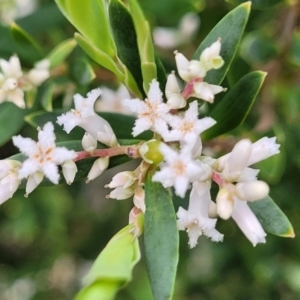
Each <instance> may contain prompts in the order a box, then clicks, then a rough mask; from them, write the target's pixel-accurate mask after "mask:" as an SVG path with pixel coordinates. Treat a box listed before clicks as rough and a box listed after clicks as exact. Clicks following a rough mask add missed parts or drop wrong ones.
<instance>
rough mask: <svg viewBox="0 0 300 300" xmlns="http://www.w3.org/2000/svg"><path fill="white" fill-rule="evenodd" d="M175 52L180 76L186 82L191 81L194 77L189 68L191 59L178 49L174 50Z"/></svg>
mask: <svg viewBox="0 0 300 300" xmlns="http://www.w3.org/2000/svg"><path fill="white" fill-rule="evenodd" d="M174 54H175V61H176V66H177V70H178V74H179V76H180V77H181V78H182V79H183V80H184V81H186V82H189V81H190V80H192V79H193V77H192V76H191V75H190V72H189V70H188V68H189V65H190V62H189V60H188V59H187V58H186V57H185V56H184V55H183V54H182V53H180V52H178V51H177V50H176V51H174Z"/></svg>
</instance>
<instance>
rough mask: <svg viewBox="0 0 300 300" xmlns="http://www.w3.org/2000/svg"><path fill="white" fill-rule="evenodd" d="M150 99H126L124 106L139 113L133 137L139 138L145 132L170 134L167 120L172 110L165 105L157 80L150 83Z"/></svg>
mask: <svg viewBox="0 0 300 300" xmlns="http://www.w3.org/2000/svg"><path fill="white" fill-rule="evenodd" d="M147 96H148V98H147V99H145V101H142V100H140V99H125V100H123V104H124V105H125V106H127V107H129V108H130V109H131V110H132V111H133V112H135V113H137V115H138V118H137V120H136V121H135V124H134V127H133V132H132V135H133V136H137V135H139V134H140V133H142V132H143V131H145V130H148V129H150V130H153V131H154V132H156V133H158V134H160V135H162V136H164V135H165V134H166V133H167V132H168V125H167V122H166V120H165V117H166V115H167V114H168V112H169V110H170V108H169V107H168V105H167V104H165V103H163V99H162V92H161V90H160V88H159V83H158V81H156V80H155V79H153V80H152V82H151V83H150V89H149V92H148V95H147Z"/></svg>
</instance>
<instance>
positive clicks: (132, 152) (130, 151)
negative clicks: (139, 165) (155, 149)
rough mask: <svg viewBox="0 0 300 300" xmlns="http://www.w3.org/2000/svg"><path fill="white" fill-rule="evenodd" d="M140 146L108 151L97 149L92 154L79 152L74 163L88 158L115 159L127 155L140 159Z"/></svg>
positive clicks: (109, 149) (108, 149)
mask: <svg viewBox="0 0 300 300" xmlns="http://www.w3.org/2000/svg"><path fill="white" fill-rule="evenodd" d="M138 148H139V146H120V147H113V148H107V149H96V150H95V151H94V152H93V153H92V154H91V153H89V152H87V151H79V152H77V156H76V158H75V159H74V162H76V161H79V160H82V159H85V158H88V157H113V156H118V155H127V156H129V157H131V158H138V157H140V155H139V153H138Z"/></svg>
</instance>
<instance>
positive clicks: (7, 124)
mask: <svg viewBox="0 0 300 300" xmlns="http://www.w3.org/2000/svg"><path fill="white" fill-rule="evenodd" d="M27 113H28V111H27V110H24V109H21V108H19V107H17V106H16V105H14V104H13V103H9V102H5V103H1V104H0V145H3V144H5V143H6V142H8V141H9V140H10V139H11V137H12V136H13V135H15V134H17V133H18V132H19V131H20V130H21V128H22V127H23V126H24V124H25V121H24V117H25V115H26V114H27ZM12 116H13V118H12Z"/></svg>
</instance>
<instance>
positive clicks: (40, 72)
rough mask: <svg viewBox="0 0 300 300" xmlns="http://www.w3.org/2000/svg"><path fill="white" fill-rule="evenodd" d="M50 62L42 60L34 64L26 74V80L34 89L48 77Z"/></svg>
mask: <svg viewBox="0 0 300 300" xmlns="http://www.w3.org/2000/svg"><path fill="white" fill-rule="evenodd" d="M49 67H50V61H49V60H48V59H43V60H41V61H38V62H36V63H35V64H34V68H33V69H31V70H30V71H29V72H28V73H27V74H26V79H27V80H28V81H29V83H31V84H32V85H33V86H34V87H37V86H40V85H41V84H42V83H43V82H44V81H45V80H47V79H48V78H49V77H50V72H49Z"/></svg>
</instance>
